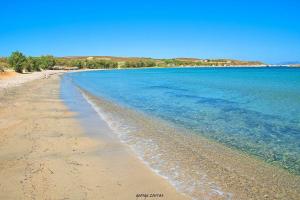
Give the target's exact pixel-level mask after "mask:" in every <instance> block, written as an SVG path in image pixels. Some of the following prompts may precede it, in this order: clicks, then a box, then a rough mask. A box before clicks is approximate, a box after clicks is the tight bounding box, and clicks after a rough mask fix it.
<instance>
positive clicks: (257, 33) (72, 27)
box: [0, 0, 300, 63]
mask: <svg viewBox="0 0 300 200" xmlns="http://www.w3.org/2000/svg"><path fill="white" fill-rule="evenodd" d="M0 6H1V11H0V55H1V56H7V55H9V54H10V53H11V51H14V50H20V51H22V52H24V53H25V54H27V55H42V54H53V55H55V56H67V55H113V56H145V57H156V58H170V57H199V58H236V59H243V60H262V61H265V62H269V63H277V62H281V61H300V14H299V10H300V1H299V0H280V1H278V0H273V1H271V0H244V1H243V0H215V1H214V0H205V1H201V0H180V1H179V0H172V1H171V0H149V1H148V0H147V1H146V0H145V1H142V0H127V1H114V0H110V1H108V0H107V1H96V0H84V1H76V0H51V1H49V0H31V1H30V0H27V1H20V0H0Z"/></svg>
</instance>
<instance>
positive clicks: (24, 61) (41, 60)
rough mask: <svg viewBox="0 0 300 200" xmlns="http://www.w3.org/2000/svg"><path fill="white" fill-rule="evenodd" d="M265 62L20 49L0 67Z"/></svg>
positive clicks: (35, 68)
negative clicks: (62, 54) (56, 53)
mask: <svg viewBox="0 0 300 200" xmlns="http://www.w3.org/2000/svg"><path fill="white" fill-rule="evenodd" d="M249 65H263V63H261V62H256V61H239V60H230V59H198V58H174V59H153V58H141V57H112V56H92V57H91V56H90V57H88V56H77V57H54V56H51V55H46V56H40V57H32V56H28V57H27V56H25V55H24V54H23V53H21V52H19V51H15V52H13V53H12V54H11V55H10V56H9V57H8V58H0V67H1V70H4V69H5V68H8V67H10V68H12V69H14V70H15V71H16V72H19V73H22V72H24V71H27V72H32V71H40V70H45V69H115V68H145V67H178V66H249Z"/></svg>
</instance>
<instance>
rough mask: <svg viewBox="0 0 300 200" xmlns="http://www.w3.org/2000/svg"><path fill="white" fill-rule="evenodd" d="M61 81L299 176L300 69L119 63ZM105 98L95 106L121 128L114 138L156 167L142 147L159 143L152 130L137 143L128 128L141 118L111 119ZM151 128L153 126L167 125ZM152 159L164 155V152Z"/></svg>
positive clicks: (71, 75) (157, 168)
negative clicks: (132, 66)
mask: <svg viewBox="0 0 300 200" xmlns="http://www.w3.org/2000/svg"><path fill="white" fill-rule="evenodd" d="M63 81H64V82H65V83H67V82H68V83H69V84H72V85H73V86H75V87H77V88H79V89H80V90H81V91H85V92H87V93H89V94H91V95H93V96H94V97H96V98H97V97H99V99H102V100H105V102H111V103H112V104H113V105H114V106H116V105H117V106H119V107H120V108H123V109H126V110H127V111H128V113H129V112H131V111H133V112H136V113H138V114H140V115H141V116H143V117H146V118H147V117H149V118H151V119H152V122H156V121H155V120H157V121H161V122H165V123H166V124H168V126H170V127H172V128H174V129H177V130H185V131H184V134H193V135H194V136H195V135H196V136H197V135H199V136H201V137H204V138H207V139H209V140H212V141H216V142H218V143H220V144H223V145H225V146H227V147H230V148H232V149H236V150H238V151H240V152H243V153H245V154H246V155H251V156H254V157H256V158H258V159H261V160H263V161H265V162H267V163H270V164H272V165H275V166H279V167H280V168H283V169H286V170H287V171H289V172H290V173H292V174H294V175H296V176H298V175H300V69H296V68H295V69H292V68H193V67H184V68H167V69H159V68H158V69H128V70H125V69H124V70H105V71H87V72H80V73H68V74H67V75H65V76H64V79H63ZM65 85H66V84H65ZM64 87H66V86H64ZM65 90H66V88H65ZM102 103H103V102H102ZM103 105H104V104H103ZM105 105H106V108H103V109H102V111H103V113H107V115H103V116H102V117H103V118H105V119H106V120H107V121H108V123H110V125H111V127H112V128H115V129H118V130H116V131H118V132H120V133H121V132H122V131H123V132H122V133H124V134H123V135H121V136H120V137H121V139H123V140H125V141H127V143H128V144H129V145H133V147H134V148H135V149H137V150H138V151H139V153H140V156H141V157H142V158H143V159H146V161H147V156H148V159H150V160H148V162H149V163H150V166H152V167H153V168H154V170H160V168H162V166H161V165H162V164H161V163H160V164H159V163H158V162H156V163H155V162H154V161H153V159H154V157H155V156H152V157H151V158H149V154H150V153H149V152H148V151H149V149H146V147H147V148H150V149H152V150H153V149H159V148H161V147H160V144H159V143H158V142H156V140H155V139H151V137H154V136H151V137H150V136H149V137H148V139H147V141H146V139H145V141H144V143H140V144H138V143H139V142H140V141H141V137H140V135H138V134H131V132H132V133H133V132H134V131H136V132H138V131H137V130H139V127H138V126H139V125H140V126H141V124H142V123H144V122H138V123H133V120H132V119H133V118H134V117H132V116H133V115H132V114H130V113H129V114H128V113H127V114H126V115H124V114H123V116H121V115H120V116H121V117H119V118H118V119H117V118H116V115H117V114H116V112H117V111H116V108H112V105H111V108H112V109H111V110H109V109H108V108H109V105H108V103H106V104H105ZM99 107H100V109H101V106H99ZM127 111H126V112H127ZM109 112H111V113H113V114H114V115H109ZM121 118H122V119H121ZM153 120H154V121H153ZM138 124H139V125H138ZM157 124H158V123H157ZM145 126H146V125H145V124H144V127H145ZM159 126H160V125H157V127H159ZM149 127H150V125H149ZM157 127H156V130H155V131H153V132H164V131H166V129H163V128H157ZM151 129H152V128H148V129H147V130H151ZM140 130H142V129H140ZM140 132H142V131H140ZM144 132H145V131H144ZM146 132H147V131H146ZM171 132H172V131H171ZM171 132H170V133H169V134H172V133H171ZM139 134H140V133H139ZM153 134H154V133H153ZM160 134H161V135H163V134H164V133H160ZM134 137H139V139H140V140H139V142H138V140H135V139H134ZM155 137H156V136H155ZM149 138H150V139H149ZM160 142H161V141H160ZM165 143H166V142H165ZM147 145H148V146H147ZM166 151H167V150H166ZM166 151H161V152H160V153H159V154H158V153H157V152H159V150H157V152H156V153H153V155H163V153H162V152H166ZM145 152H146V153H145ZM151 159H152V161H151ZM159 160H160V161H161V162H163V156H161V157H160V158H159ZM151 163H152V164H151ZM177 165H180V164H178V163H177ZM175 168H176V167H175ZM174 174H175V175H176V173H175V172H174V173H173V176H175V175H174ZM163 175H165V176H167V177H168V176H169V175H170V174H167V173H165V174H163ZM169 178H170V177H169ZM171 179H172V178H171ZM173 180H174V181H175V182H176V180H177V181H178V179H176V178H174V177H173ZM178 184H179V183H178ZM182 187H183V186H182ZM186 190H188V189H186ZM215 190H216V191H219V192H220V191H221V189H220V190H218V189H217V188H215ZM229 197H230V194H228V198H229Z"/></svg>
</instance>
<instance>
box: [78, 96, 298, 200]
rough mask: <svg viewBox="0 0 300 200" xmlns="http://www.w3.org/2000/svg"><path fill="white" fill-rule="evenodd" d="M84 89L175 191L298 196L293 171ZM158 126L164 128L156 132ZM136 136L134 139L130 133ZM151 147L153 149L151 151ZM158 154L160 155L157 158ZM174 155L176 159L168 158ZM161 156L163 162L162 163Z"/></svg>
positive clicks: (214, 195)
mask: <svg viewBox="0 0 300 200" xmlns="http://www.w3.org/2000/svg"><path fill="white" fill-rule="evenodd" d="M83 93H84V94H85V95H87V96H88V97H87V98H89V101H91V102H92V103H93V104H94V105H95V106H97V107H98V108H99V109H100V112H101V113H102V114H101V115H104V119H105V121H109V122H110V123H109V124H111V126H112V127H113V126H117V127H116V129H114V131H115V132H116V133H119V137H120V139H121V140H122V141H123V142H125V144H127V145H129V146H130V147H131V149H133V151H134V152H135V154H137V155H138V156H139V157H141V160H143V162H145V163H146V164H147V165H148V166H149V167H150V168H152V170H153V171H155V172H156V173H157V174H159V175H160V176H162V177H167V179H168V180H169V181H170V182H171V183H172V185H173V186H174V187H176V188H177V189H178V190H179V191H181V192H183V193H187V194H189V195H191V196H192V197H193V198H195V199H198V198H200V199H201V197H206V196H208V197H211V198H212V199H215V198H216V199H251V198H252V199H298V197H299V194H300V193H299V190H297V189H296V188H299V184H300V179H299V178H300V177H299V176H297V175H295V174H292V173H290V172H288V171H286V170H284V169H282V168H280V167H278V166H273V165H271V164H269V163H267V162H265V161H263V160H261V159H257V158H256V157H254V156H251V155H250V156H249V155H247V154H246V153H245V152H242V151H238V150H236V149H232V148H230V147H227V146H225V145H222V144H219V143H216V142H215V141H212V140H209V139H206V138H204V137H200V136H199V135H196V134H191V135H185V134H184V133H185V132H186V131H187V130H184V129H177V130H176V128H175V127H172V126H170V125H169V124H164V122H162V121H160V120H157V119H155V118H150V116H146V115H145V116H144V114H142V113H138V112H136V111H133V110H131V109H130V108H124V107H120V106H119V105H117V104H116V103H114V102H109V101H108V100H105V99H101V98H99V97H95V96H93V95H92V94H89V93H88V92H86V91H83ZM102 118H103V117H102ZM124 119H126V120H125V122H124V121H123V120H124ZM122 122H123V123H126V124H127V123H128V126H129V127H134V128H133V130H131V131H130V136H129V135H127V136H126V129H125V130H122V127H123V126H124V124H123V123H122ZM116 124H119V125H116ZM161 129H162V130H164V133H160V134H159V135H158V134H157V133H158V132H159V130H161ZM166 131H167V132H166ZM168 133H169V134H168ZM124 134H125V136H124ZM127 137H129V138H130V139H128V138H127ZM134 137H136V139H133V138H134ZM143 141H144V142H143ZM147 141H151V143H150V144H149V143H148V142H147ZM182 141H185V142H182ZM185 143H187V144H188V146H186V144H185ZM157 145H158V149H157V148H156V146H157ZM154 147H155V148H154ZM141 148H142V149H141ZM153 148H154V149H155V151H154V152H151V149H153ZM149 149H150V151H149ZM173 154H174V155H173ZM156 155H160V156H159V157H158V158H159V159H158V160H157V159H156ZM195 156H196V157H195ZM174 157H175V158H176V160H177V161H176V162H174V161H173V160H172V158H174ZM187 158H189V159H187ZM178 161H179V162H178ZM198 161H199V162H198ZM160 162H163V165H161V164H160ZM180 163H181V164H180ZM166 166H167V168H165V167H166ZM173 169H176V171H173ZM178 170H179V171H178ZM198 172H199V173H200V174H198ZM178 174H179V175H183V174H185V176H186V177H182V176H179V177H178ZM199 175H200V176H199ZM201 177H206V178H205V181H206V183H204V184H203V182H202V183H201V180H202V179H201ZM199 180H200V182H199ZM182 181H183V182H182ZM193 181H195V182H193ZM180 182H182V183H185V182H187V183H189V184H190V186H192V187H195V190H194V191H193V190H190V189H188V190H186V187H187V185H185V184H183V185H180V184H179V185H178V183H180ZM201 188H202V189H201ZM203 188H205V189H203ZM249 188H251V189H250V190H249ZM211 195H212V196H211Z"/></svg>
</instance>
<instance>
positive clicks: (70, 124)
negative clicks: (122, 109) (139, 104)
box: [0, 72, 187, 200]
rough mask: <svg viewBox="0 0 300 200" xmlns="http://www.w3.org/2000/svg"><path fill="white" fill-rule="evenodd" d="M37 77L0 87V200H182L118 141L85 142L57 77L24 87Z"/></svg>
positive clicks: (85, 139) (88, 138) (15, 80)
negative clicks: (152, 196) (139, 195)
mask: <svg viewBox="0 0 300 200" xmlns="http://www.w3.org/2000/svg"><path fill="white" fill-rule="evenodd" d="M55 73H56V72H55ZM23 77H24V76H23ZM41 77H43V74H42V73H38V74H37V75H32V76H30V78H27V79H26V78H25V79H17V78H13V79H8V80H9V81H8V82H6V83H4V82H1V83H0V87H2V88H4V87H5V88H6V90H1V89H0V199H117V200H118V199H145V198H136V194H140V193H142V194H151V193H155V194H156V193H158V194H163V197H161V198H150V197H148V198H146V199H171V200H176V199H187V197H185V196H183V195H181V194H180V193H178V192H177V191H176V190H175V189H174V188H173V187H172V186H171V185H170V184H169V183H168V182H167V181H166V180H165V179H163V178H162V177H160V176H157V175H156V174H155V173H154V172H152V171H151V170H150V169H149V168H148V167H147V166H146V165H144V164H143V163H142V162H141V161H140V160H139V159H138V158H136V157H135V156H134V155H133V154H132V153H131V152H130V150H129V149H128V148H127V147H126V146H124V145H123V144H121V143H120V142H118V141H115V140H104V139H99V138H98V139H97V138H91V137H89V136H88V134H87V133H86V130H84V129H83V128H82V127H81V125H80V123H79V122H78V120H77V119H76V118H75V116H76V113H73V112H71V111H69V110H68V108H67V107H66V106H65V105H64V103H63V102H62V101H61V99H60V97H59V95H60V84H59V81H60V77H59V76H58V75H53V76H50V78H48V79H39V80H35V81H30V82H29V80H33V79H38V78H41ZM24 82H27V83H24ZM20 84H22V85H21V86H19V87H13V88H9V89H7V87H8V86H10V85H11V86H15V85H20Z"/></svg>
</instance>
